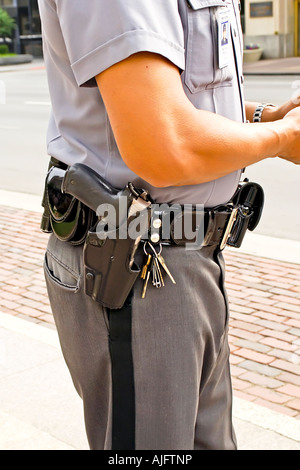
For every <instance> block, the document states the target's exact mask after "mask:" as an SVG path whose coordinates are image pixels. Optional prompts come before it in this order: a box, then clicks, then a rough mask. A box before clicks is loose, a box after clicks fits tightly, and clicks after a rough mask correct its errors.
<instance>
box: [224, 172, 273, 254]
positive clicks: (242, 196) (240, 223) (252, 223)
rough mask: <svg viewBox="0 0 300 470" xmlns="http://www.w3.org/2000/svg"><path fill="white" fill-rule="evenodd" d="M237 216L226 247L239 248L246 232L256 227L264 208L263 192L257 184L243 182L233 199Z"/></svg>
mask: <svg viewBox="0 0 300 470" xmlns="http://www.w3.org/2000/svg"><path fill="white" fill-rule="evenodd" d="M232 202H233V206H234V207H236V208H237V215H236V220H235V222H234V225H233V227H232V230H231V234H230V237H229V239H228V241H227V245H229V246H233V247H235V248H240V246H241V244H242V241H243V239H244V236H245V233H246V231H247V230H250V231H251V232H252V231H253V230H254V229H255V228H256V227H257V225H258V224H259V221H260V219H261V216H262V211H263V207H264V191H263V188H262V187H261V186H260V185H259V184H258V183H253V182H249V181H247V180H245V181H244V182H243V183H242V184H241V185H240V186H239V187H238V189H237V192H236V194H235V195H234V197H233V201H232Z"/></svg>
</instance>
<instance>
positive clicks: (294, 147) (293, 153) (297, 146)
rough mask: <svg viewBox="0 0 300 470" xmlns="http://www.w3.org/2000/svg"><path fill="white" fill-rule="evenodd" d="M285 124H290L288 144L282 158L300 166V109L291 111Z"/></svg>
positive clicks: (284, 120)
mask: <svg viewBox="0 0 300 470" xmlns="http://www.w3.org/2000/svg"><path fill="white" fill-rule="evenodd" d="M282 123H283V124H286V123H288V131H287V143H286V147H285V151H284V152H283V154H282V155H280V157H281V158H283V159H285V160H288V161H290V162H292V163H295V164H296V165H299V164H300V107H296V108H295V109H292V110H291V111H289V112H288V113H287V114H286V115H285V116H284V118H283V121H282Z"/></svg>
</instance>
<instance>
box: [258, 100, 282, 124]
mask: <svg viewBox="0 0 300 470" xmlns="http://www.w3.org/2000/svg"><path fill="white" fill-rule="evenodd" d="M278 110H279V108H278V106H275V105H274V104H271V103H266V104H259V105H258V106H257V107H256V109H255V111H254V114H253V122H273V121H277V120H278V119H280V118H279V117H278Z"/></svg>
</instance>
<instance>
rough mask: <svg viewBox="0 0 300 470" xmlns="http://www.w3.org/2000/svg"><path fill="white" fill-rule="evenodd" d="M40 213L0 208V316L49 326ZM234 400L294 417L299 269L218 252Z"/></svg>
mask: <svg viewBox="0 0 300 470" xmlns="http://www.w3.org/2000/svg"><path fill="white" fill-rule="evenodd" d="M40 217H41V215H40V213H37V212H30V211H25V210H23V209H15V208H11V207H6V206H0V311H2V312H5V313H9V314H11V315H14V316H18V317H21V318H26V319H28V320H31V321H34V322H37V323H41V324H43V325H45V326H48V327H50V328H54V322H53V318H52V315H51V309H50V306H49V303H48V299H47V295H46V288H45V283H44V277H43V271H42V261H43V254H44V250H45V246H46V243H47V239H48V235H46V234H43V233H41V232H40V230H39V224H40ZM225 258H226V261H227V278H226V285H227V290H228V295H229V301H230V310H231V314H230V338H229V339H230V347H231V367H232V378H233V388H234V393H235V395H236V396H238V397H240V398H243V399H247V400H249V401H251V402H253V403H257V404H259V405H263V406H265V407H268V408H271V409H273V410H275V411H278V412H280V413H283V414H285V415H288V416H291V417H296V418H297V419H300V267H299V265H296V264H291V263H286V262H280V261H274V260H270V259H267V258H260V257H257V256H249V255H246V254H243V253H241V252H240V251H239V250H234V251H231V250H225Z"/></svg>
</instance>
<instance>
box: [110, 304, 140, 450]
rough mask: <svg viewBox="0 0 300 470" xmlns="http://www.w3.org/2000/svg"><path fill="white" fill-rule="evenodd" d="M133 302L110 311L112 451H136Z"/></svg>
mask: <svg viewBox="0 0 300 470" xmlns="http://www.w3.org/2000/svg"><path fill="white" fill-rule="evenodd" d="M131 299H132V295H130V296H129V298H128V299H127V300H126V302H125V305H124V306H123V308H122V309H120V310H108V318H109V328H110V335H109V339H110V341H109V348H110V355H111V362H112V402H113V404H112V450H134V449H135V396H134V373H133V360H132V328H131V322H132V308H131Z"/></svg>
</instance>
